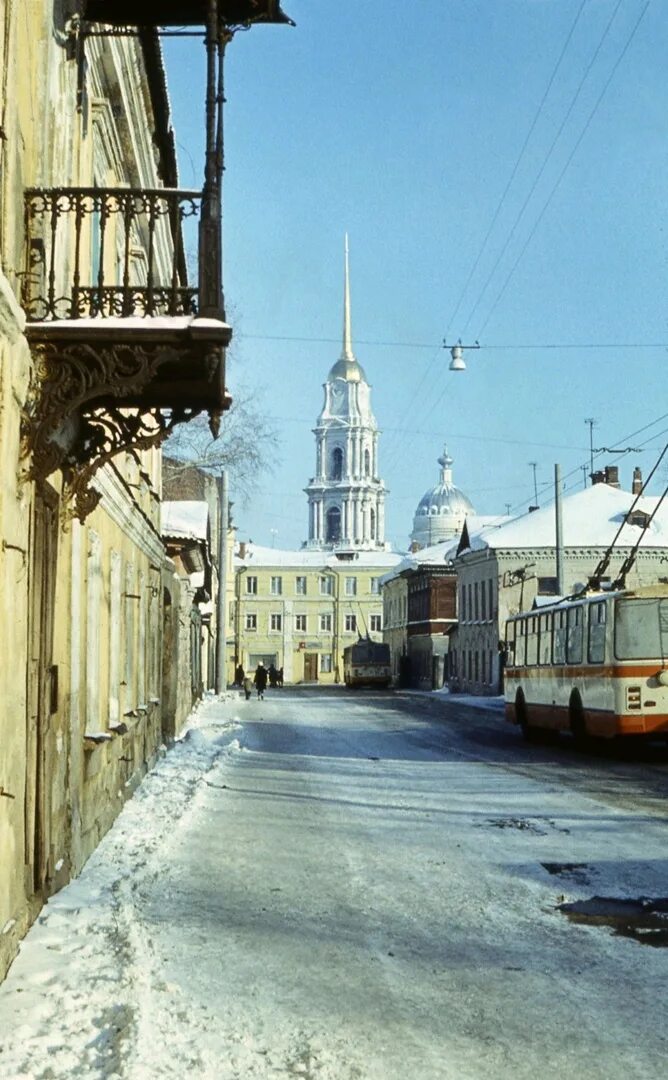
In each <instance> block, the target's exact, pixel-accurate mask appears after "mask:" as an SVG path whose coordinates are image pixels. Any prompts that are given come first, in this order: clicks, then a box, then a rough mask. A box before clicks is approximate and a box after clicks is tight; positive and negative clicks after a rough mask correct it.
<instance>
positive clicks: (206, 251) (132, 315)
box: [22, 0, 291, 520]
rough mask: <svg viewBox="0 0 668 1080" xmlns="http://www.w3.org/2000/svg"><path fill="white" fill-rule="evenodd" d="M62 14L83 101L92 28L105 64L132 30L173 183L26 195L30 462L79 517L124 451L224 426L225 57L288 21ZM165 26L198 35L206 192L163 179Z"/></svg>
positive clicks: (218, 8) (120, 10)
mask: <svg viewBox="0 0 668 1080" xmlns="http://www.w3.org/2000/svg"><path fill="white" fill-rule="evenodd" d="M68 15H71V17H69V18H68V19H67V20H66V21H65V22H64V24H63V27H62V29H63V32H64V34H65V35H66V36H67V41H68V52H67V55H68V57H69V58H70V59H76V62H77V72H78V93H77V103H78V108H79V109H80V110H83V109H84V107H85V101H86V85H87V84H86V78H87V75H86V72H87V58H86V42H87V39H88V38H90V37H99V38H100V39H102V45H101V46H100V47H104V48H107V49H108V60H110V57H111V53H112V51H113V50H111V49H110V46H109V45H108V44H107V43H106V42H105V40H104V39H108V38H114V37H116V38H122V37H126V36H130V37H136V38H138V40H139V43H140V48H141V51H142V52H143V57H144V65H145V73H146V80H147V87H148V90H149V93H150V96H151V103H152V106H153V117H154V122H155V127H156V130H155V131H154V133H153V138H154V144H155V146H156V147H157V148H158V150H159V154H160V169H159V170H158V171H157V174H156V175H157V176H159V177H160V178H161V179H162V180H163V181H164V182H165V183H166V185H167V186H166V187H164V188H158V187H156V188H148V189H145V188H141V189H139V188H136V187H131V186H128V187H117V188H111V187H76V188H75V187H53V188H48V189H44V188H31V189H29V190H28V191H27V192H26V194H25V236H26V260H25V267H24V270H23V274H22V302H23V306H24V309H25V312H26V317H27V327H26V335H27V337H28V340H29V343H30V346H31V351H32V354H33V358H34V372H35V377H34V382H33V385H32V388H31V393H30V395H29V400H28V403H27V406H26V409H25V415H24V424H23V433H22V434H23V452H24V455H25V459H26V461H27V462H28V463H29V464H28V466H27V469H26V472H27V475H29V476H30V477H31V478H32V479H34V480H36V481H40V480H43V479H45V478H46V477H47V476H49V475H50V474H51V473H52V472H54V471H55V470H56V469H60V470H61V471H62V473H63V477H64V502H66V503H67V505H68V506H69V507H70V512H71V513H73V514H76V516H78V517H79V518H80V519H82V520H83V518H84V517H85V516H86V515H87V514H88V513H89V512H90V510H91V509H92V508H93V507H94V506H95V505H96V503H97V501H98V498H99V496H98V494H97V492H96V490H95V487H94V485H93V483H92V481H93V479H94V475H95V473H96V471H97V470H98V469H99V468H100V467H101V466H102V465H104V464H105V463H106V462H108V461H110V460H111V459H112V458H113V457H114V456H115V455H116V454H119V453H121V452H123V451H132V450H140V449H146V448H148V447H150V446H155V445H157V444H159V443H160V442H161V441H162V440H163V439H164V438H166V437H167V435H169V433H170V432H171V431H172V430H173V428H174V427H175V426H176V424H179V423H182V422H184V421H187V420H189V419H191V418H192V417H193V416H196V415H197V414H198V413H201V412H203V411H206V412H208V413H209V417H210V423H211V429H212V432H213V433H214V435H215V434H216V433H217V430H218V425H219V423H220V417H221V414H222V412H223V411H224V410H225V409H226V408H228V407H229V404H230V399H229V397H228V396H227V394H226V391H225V348H226V347H227V345H228V344H229V341H230V337H231V330H230V327H229V326H228V325H227V323H226V322H225V317H224V303H223V284H222V231H221V230H222V178H223V168H224V146H223V102H224V97H225V95H224V87H223V60H224V55H225V49H226V46H227V45H228V44H229V42H230V41H231V40H232V39H233V37H234V33H235V31H236V30H237V29H239V28H244V29H245V28H248V27H249V26H252V25H253V24H255V23H290V22H291V20H290V19H288V18H287V16H285V15H284V14H283V12H282V11H281V8H280V4H279V2H278V0H72V2H71V3H70V4H69V5H68ZM165 28H171V30H170V29H165ZM165 32H167V33H177V34H181V33H183V32H186V33H187V34H198V35H199V34H201V35H203V37H204V42H205V47H206V48H205V51H206V97H205V101H204V102H203V105H204V120H205V132H206V143H205V161H204V183H203V188H202V191H201V192H199V191H180V190H176V189H175V188H171V187H169V184H170V182H173V183H175V182H176V180H175V179H173V180H170V178H175V177H176V174H177V170H176V161H175V158H174V149H173V138H172V134H171V130H170V127H169V102H168V97H167V92H166V87H165V81H164V70H163V68H162V58H161V53H160V47H159V35H160V33H165ZM98 45H100V43H99V42H98ZM96 52H99V50H96ZM98 62H99V61H98ZM117 104H120V105H121V109H122V103H119V102H117ZM128 175H135V174H132V173H130V174H128ZM193 282H194V283H196V284H193Z"/></svg>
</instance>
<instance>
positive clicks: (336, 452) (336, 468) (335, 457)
mask: <svg viewBox="0 0 668 1080" xmlns="http://www.w3.org/2000/svg"><path fill="white" fill-rule="evenodd" d="M342 476H343V450H342V449H341V447H340V446H335V447H334V449H333V450H332V480H340V479H341V477H342Z"/></svg>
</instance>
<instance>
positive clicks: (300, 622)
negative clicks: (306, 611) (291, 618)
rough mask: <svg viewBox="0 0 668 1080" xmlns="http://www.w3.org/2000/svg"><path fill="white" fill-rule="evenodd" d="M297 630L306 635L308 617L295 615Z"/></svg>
mask: <svg viewBox="0 0 668 1080" xmlns="http://www.w3.org/2000/svg"><path fill="white" fill-rule="evenodd" d="M295 630H299V631H300V632H301V633H302V634H305V633H306V615H295Z"/></svg>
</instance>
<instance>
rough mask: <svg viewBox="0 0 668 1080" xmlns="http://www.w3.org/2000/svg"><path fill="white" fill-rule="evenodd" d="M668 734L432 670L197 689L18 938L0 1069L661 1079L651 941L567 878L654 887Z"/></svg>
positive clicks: (661, 962)
mask: <svg viewBox="0 0 668 1080" xmlns="http://www.w3.org/2000/svg"><path fill="white" fill-rule="evenodd" d="M667 760H668V759H667V756H666V753H665V751H658V752H657V754H656V755H655V757H652V755H640V757H639V758H638V759H636V760H631V761H625V760H620V758H619V756H618V755H615V754H602V753H598V754H596V755H590V754H583V753H582V752H578V751H577V750H575V749H574V748H573V747H571V746H570V744H569V743H568V742H567V741H566V740H564V742H563V745H546V746H530V747H527V746H525V745H522V743H521V741H520V738H519V735H518V733H517V732H516V731H515V730H514V729H511V728H509V727H508V726H507V725H505V724H504V721H503V719H502V717H501V715H500V714H499V713H498V712H496V713H495V712H494V711H493V710H492V711H490V710H487V711H483V710H475V709H472V708H469V707H468V706H467V705H465V704H461V703H460V704H457V703H448V702H445V701H444V700H443V699H442V698H440V697H438V696H436V695H434V696H433V697H421V696H417V695H415V696H413V695H401V694H396V695H391V694H386V695H383V694H374V693H368V694H364V693H360V694H347V693H346V692H345V691H343V690H330V691H324V690H320V691H318V690H315V689H313V690H305V689H303V690H289V689H286V690H283V691H279V692H275V693H273V694H271V695H269V694H268V695H267V698H266V700H265V701H262V702H257V701H255V700H252V701H250V702H248V703H247V702H246V701H245V700H242V698H240V697H237V696H236V694H232V693H230V694H228V695H227V696H226V697H225V699H224V700H221V701H215V700H210V701H208V702H207V703H205V704H204V705H203V706H202V707H201V708H200V709H199V711H198V712H197V714H196V715H195V716H194V717H193V719H192V725H191V728H190V730H189V732H188V734H187V736H186V738H185V739H183V740H182V741H181V742H180V743H179V744H177V746H176V747H175V748H174V749H173V750H172V751H170V752H169V753H168V754H167V755H166V756H165V757H164V758H163V759H162V760H161V761H160V762H159V764H158V765H157V767H156V768H155V769H154V770H153V772H152V773H151V774H150V775H149V776H148V777H147V778H146V780H145V781H144V783H143V785H142V786H141V788H140V789H139V791H138V792H137V794H136V795H135V797H134V799H132V800H131V801H130V802H129V803H127V805H126V806H125V809H124V810H123V813H122V814H121V816H120V818H119V820H118V822H117V824H116V825H115V827H114V828H113V829H112V831H111V832H110V833H109V834H108V836H107V837H106V838H105V840H104V841H103V843H102V844H101V845H100V847H99V849H98V850H97V851H96V853H95V854H94V856H93V857H92V858H91V859H90V861H89V863H88V864H87V866H86V868H85V871H84V873H83V874H82V876H81V877H80V878H79V879H78V880H77V881H75V882H73V883H72V884H71V885H70V886H69V887H67V888H66V889H64V890H63V891H62V892H61V893H59V894H58V895H57V896H55V897H53V898H52V899H51V901H50V902H49V904H48V905H47V906H46V908H45V909H44V911H43V912H42V915H41V917H40V918H39V920H38V922H37V924H36V925H35V926H34V927H33V929H32V930H31V932H30V933H29V935H28V937H27V938H26V940H25V942H24V944H23V947H22V949H21V953H20V955H19V957H18V959H17V960H16V962H15V963H14V965H13V967H12V969H11V971H10V973H9V976H8V978H7V980H6V982H5V983H4V984H3V985H2V986H1V987H0V1076H2V1077H3V1080H5V1078H7V1080H18V1078H28V1077H35V1078H38V1077H41V1078H49V1080H61V1078H62V1080H65V1078H68V1080H69V1078H71V1077H91V1078H98V1077H99V1078H105V1080H114V1078H118V1080H152V1078H154V1077H155V1078H161V1077H166V1078H167V1077H169V1078H171V1077H174V1078H176V1077H178V1078H181V1080H182V1078H184V1077H196V1078H200V1077H202V1078H211V1080H214V1078H216V1080H218V1078H220V1080H232V1078H234V1080H253V1078H259V1080H279V1078H287V1077H303V1078H305V1080H353V1078H358V1080H406V1078H412V1080H440V1078H448V1080H510V1078H511V1077H512V1078H517V1080H521V1078H527V1080H528V1078H532V1080H533V1078H535V1077H537V1076H541V1077H542V1078H544V1080H557V1078H562V1077H565V1076H566V1077H574V1078H577V1080H634V1078H647V1080H656V1078H658V1077H660V1076H662V1075H664V1072H665V1062H666V1057H667V1054H668V1034H667V1033H666V1012H667V1010H668V1005H667V1003H666V997H667V995H666V988H667V986H668V975H667V972H668V952H666V951H665V949H663V948H661V947H652V946H651V945H650V944H645V943H642V941H641V940H638V938H641V939H642V936H643V935H642V933H639V934H637V935H636V936H627V935H626V934H621V933H615V931H614V928H611V927H610V926H609V925H596V924H580V923H577V922H574V921H571V920H569V918H568V917H567V916H566V914H565V913H564V912H562V911H560V910H559V905H560V904H563V903H568V902H570V901H576V900H588V899H590V898H592V897H594V896H600V897H620V898H629V899H637V898H639V897H650V898H660V897H665V896H666V895H668V881H667V875H666V867H667V862H666V842H667V837H668V815H667V809H668V804H667V803H666V794H668V765H667V764H666V761H667ZM660 934H664V936H665V932H664V931H660ZM650 937H651V934H649V933H648V935H647V938H646V940H648V941H649V939H650ZM662 940H664V938H661V937H654V938H653V939H652V944H653V945H658V944H659V942H660V941H662Z"/></svg>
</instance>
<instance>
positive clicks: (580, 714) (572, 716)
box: [568, 690, 587, 746]
mask: <svg viewBox="0 0 668 1080" xmlns="http://www.w3.org/2000/svg"><path fill="white" fill-rule="evenodd" d="M568 722H569V727H570V729H571V735H572V736H573V738H574V739H575V741H576V743H578V744H579V745H580V746H582V745H584V743H586V742H587V724H586V721H585V714H584V707H583V705H582V698H581V697H580V692H579V690H573V692H572V693H571V699H570V701H569V703H568Z"/></svg>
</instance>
